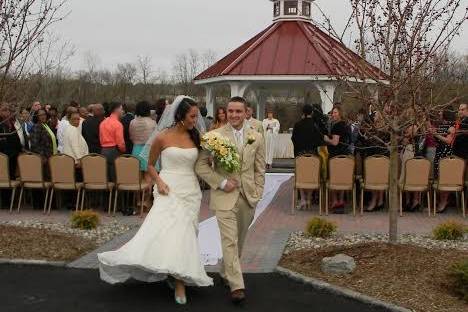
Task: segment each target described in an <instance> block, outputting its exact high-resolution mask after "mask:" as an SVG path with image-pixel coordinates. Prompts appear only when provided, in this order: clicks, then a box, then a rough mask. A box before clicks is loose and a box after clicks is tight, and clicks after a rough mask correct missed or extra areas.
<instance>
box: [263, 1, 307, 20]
mask: <svg viewBox="0 0 468 312" xmlns="http://www.w3.org/2000/svg"><path fill="white" fill-rule="evenodd" d="M271 1H272V2H273V3H274V4H273V21H274V22H276V21H279V20H283V21H285V20H306V21H311V20H312V14H311V6H312V2H313V1H315V0H271Z"/></svg>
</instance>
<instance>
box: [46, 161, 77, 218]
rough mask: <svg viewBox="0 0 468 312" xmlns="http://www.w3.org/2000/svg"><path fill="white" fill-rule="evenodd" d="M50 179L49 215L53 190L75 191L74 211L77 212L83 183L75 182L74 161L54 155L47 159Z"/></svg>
mask: <svg viewBox="0 0 468 312" xmlns="http://www.w3.org/2000/svg"><path fill="white" fill-rule="evenodd" d="M49 168H50V179H51V183H52V191H51V193H50V199H49V214H50V209H51V206H52V199H53V198H54V190H60V191H76V192H77V196H76V204H75V210H76V211H78V208H79V204H80V194H81V189H82V188H83V183H77V182H76V171H75V160H74V159H73V157H70V156H68V155H65V154H60V155H54V156H52V157H50V158H49Z"/></svg>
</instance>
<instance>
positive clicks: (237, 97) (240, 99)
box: [229, 96, 249, 109]
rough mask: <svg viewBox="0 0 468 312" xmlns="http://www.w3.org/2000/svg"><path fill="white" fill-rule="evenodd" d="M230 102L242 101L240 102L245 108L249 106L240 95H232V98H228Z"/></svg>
mask: <svg viewBox="0 0 468 312" xmlns="http://www.w3.org/2000/svg"><path fill="white" fill-rule="evenodd" d="M231 102H237V103H242V104H244V106H245V109H247V107H248V106H249V104H248V103H247V100H246V99H244V98H243V97H242V96H234V97H232V98H231V99H230V100H229V103H231Z"/></svg>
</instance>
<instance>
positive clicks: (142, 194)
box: [140, 190, 145, 218]
mask: <svg viewBox="0 0 468 312" xmlns="http://www.w3.org/2000/svg"><path fill="white" fill-rule="evenodd" d="M144 200H145V190H142V192H141V203H140V206H141V208H140V209H141V211H140V217H141V218H143V208H144V206H145V205H144Z"/></svg>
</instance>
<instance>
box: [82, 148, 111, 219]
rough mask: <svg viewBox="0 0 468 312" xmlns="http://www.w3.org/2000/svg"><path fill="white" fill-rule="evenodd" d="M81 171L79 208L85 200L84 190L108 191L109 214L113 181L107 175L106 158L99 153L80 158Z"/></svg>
mask: <svg viewBox="0 0 468 312" xmlns="http://www.w3.org/2000/svg"><path fill="white" fill-rule="evenodd" d="M80 162H81V171H82V173H83V191H82V192H81V208H80V209H81V210H83V205H84V202H85V196H86V191H87V190H88V191H107V192H109V206H108V212H107V213H108V214H109V215H110V214H111V207H112V191H113V189H114V183H112V182H109V178H108V176H107V160H106V158H105V157H104V156H102V155H99V154H89V155H86V156H84V157H83V158H81V160H80Z"/></svg>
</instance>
